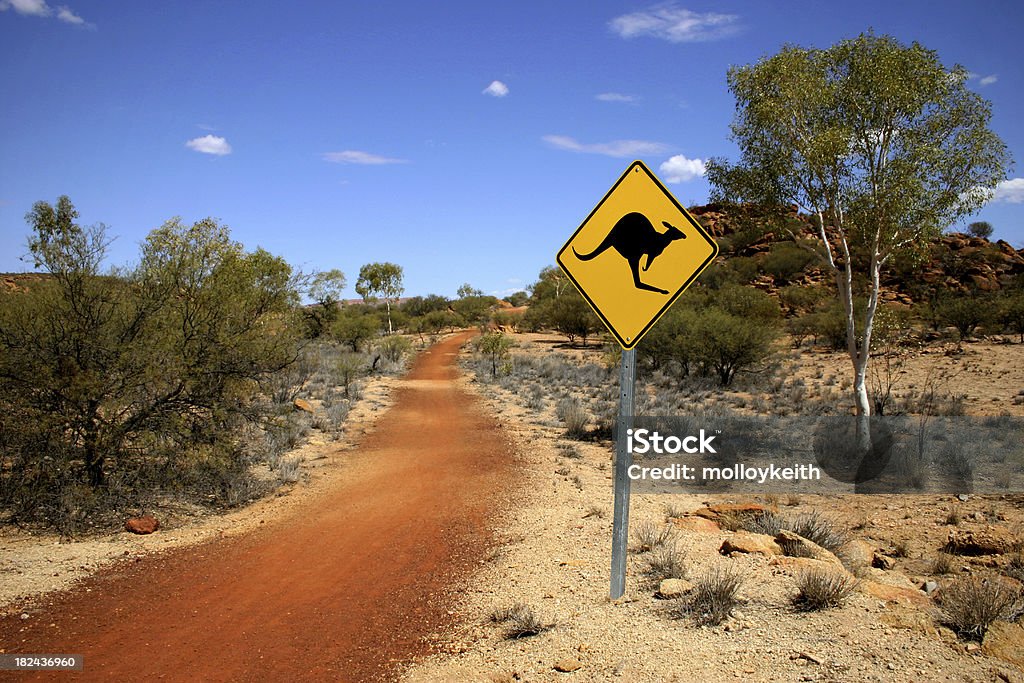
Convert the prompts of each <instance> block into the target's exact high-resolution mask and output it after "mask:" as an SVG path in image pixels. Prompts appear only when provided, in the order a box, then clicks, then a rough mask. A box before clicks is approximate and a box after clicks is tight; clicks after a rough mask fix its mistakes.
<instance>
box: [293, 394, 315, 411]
mask: <svg viewBox="0 0 1024 683" xmlns="http://www.w3.org/2000/svg"><path fill="white" fill-rule="evenodd" d="M292 405H294V406H295V409H296V410H301V411H303V412H306V413H312V412H313V405H312V404H311V403H310V402H309V401H307V400H306V399H304V398H297V399H295V400H294V401H292Z"/></svg>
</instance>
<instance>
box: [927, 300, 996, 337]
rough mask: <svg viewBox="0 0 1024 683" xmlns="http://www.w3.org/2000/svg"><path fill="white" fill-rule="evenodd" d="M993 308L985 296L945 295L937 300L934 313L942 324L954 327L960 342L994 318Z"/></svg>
mask: <svg viewBox="0 0 1024 683" xmlns="http://www.w3.org/2000/svg"><path fill="white" fill-rule="evenodd" d="M993 309H994V306H993V302H991V301H990V300H989V299H988V298H987V297H982V296H947V297H944V298H942V299H940V300H939V301H938V303H937V305H936V310H935V313H936V315H937V316H938V318H939V320H940V321H942V323H943V324H945V325H948V326H950V327H955V328H956V331H957V334H959V339H960V341H961V342H962V341H964V340H966V339H970V338H971V336H972V335H973V334H974V332H975V330H977V329H978V327H980V326H981V325H983V324H985V323H986V322H989V321H991V320H992V319H993V318H994V315H993V314H994V310H993Z"/></svg>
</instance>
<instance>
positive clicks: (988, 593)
mask: <svg viewBox="0 0 1024 683" xmlns="http://www.w3.org/2000/svg"><path fill="white" fill-rule="evenodd" d="M1020 599H1021V594H1020V589H1018V588H1015V587H1013V586H1011V584H1010V582H1008V581H1005V580H1003V579H1001V578H1000V577H997V576H989V577H982V576H966V577H963V578H961V579H957V580H956V581H953V582H952V583H950V584H949V585H947V586H945V587H944V588H943V589H942V593H941V600H942V614H941V616H942V620H943V622H944V623H945V624H946V625H948V626H949V627H950V628H952V629H953V630H954V631H956V632H957V634H959V635H960V636H961V637H963V638H967V639H971V640H978V641H980V640H981V639H982V638H984V637H985V632H986V631H988V628H989V626H991V625H992V623H993V622H994V621H996V620H997V619H1002V618H1006V617H1008V616H1010V615H1011V614H1012V613H1013V611H1014V610H1015V608H1017V607H1018V606H1019V602H1020Z"/></svg>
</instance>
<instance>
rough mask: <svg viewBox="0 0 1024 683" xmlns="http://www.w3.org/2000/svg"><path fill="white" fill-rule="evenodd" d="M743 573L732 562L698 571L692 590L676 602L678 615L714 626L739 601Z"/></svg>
mask: <svg viewBox="0 0 1024 683" xmlns="http://www.w3.org/2000/svg"><path fill="white" fill-rule="evenodd" d="M742 585H743V575H742V574H741V572H740V570H739V569H737V568H736V567H735V566H733V565H731V564H730V565H716V566H715V567H712V568H711V569H709V570H707V571H705V572H704V573H703V574H701V575H700V576H699V577H698V578H697V580H696V581H695V582H694V585H693V592H691V593H690V595H689V597H688V598H684V599H683V600H681V601H680V602H679V608H678V610H679V611H678V614H679V616H680V617H690V618H692V619H693V620H694V621H695V622H697V624H698V625H701V626H717V625H718V624H721V623H722V622H723V621H725V620H726V619H728V618H729V616H730V615H731V614H732V611H733V609H734V608H735V607H736V606H737V605H738V604H739V590H740V588H741V587H742Z"/></svg>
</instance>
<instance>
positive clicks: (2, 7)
mask: <svg viewBox="0 0 1024 683" xmlns="http://www.w3.org/2000/svg"><path fill="white" fill-rule="evenodd" d="M9 9H13V10H14V11H15V12H17V13H18V14H27V15H29V16H34V17H48V16H50V14H52V13H53V10H51V9H50V8H49V7H48V6H47V4H46V0H3V2H0V11H6V10H9Z"/></svg>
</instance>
